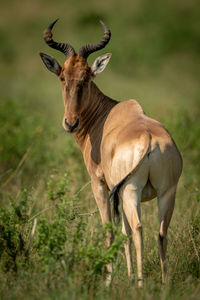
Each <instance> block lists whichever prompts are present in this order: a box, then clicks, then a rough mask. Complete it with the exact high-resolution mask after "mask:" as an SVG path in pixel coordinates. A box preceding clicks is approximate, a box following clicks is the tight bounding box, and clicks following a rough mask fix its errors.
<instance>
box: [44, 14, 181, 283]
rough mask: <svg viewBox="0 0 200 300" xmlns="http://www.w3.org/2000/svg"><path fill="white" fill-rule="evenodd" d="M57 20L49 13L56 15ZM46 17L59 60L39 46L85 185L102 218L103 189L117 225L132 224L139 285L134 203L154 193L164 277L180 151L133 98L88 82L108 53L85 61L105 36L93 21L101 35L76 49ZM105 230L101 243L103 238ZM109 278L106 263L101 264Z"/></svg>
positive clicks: (127, 228)
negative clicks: (56, 86) (57, 85)
mask: <svg viewBox="0 0 200 300" xmlns="http://www.w3.org/2000/svg"><path fill="white" fill-rule="evenodd" d="M56 21H57V20H56ZM56 21H54V22H53V23H52V24H50V25H49V26H48V27H47V28H46V30H45V31H44V40H45V42H46V43H47V44H48V45H49V46H50V47H52V48H54V49H57V50H59V51H61V52H62V53H64V54H65V56H66V61H65V63H64V65H63V66H62V67H61V66H60V65H59V63H58V62H57V61H56V60H55V59H54V58H53V57H51V56H48V55H46V54H44V53H40V55H41V58H42V60H43V62H44V64H45V65H46V67H47V68H48V69H49V70H50V71H51V72H53V73H55V74H56V75H57V76H58V78H59V79H60V81H61V85H62V94H63V101H64V107H65V112H64V117H63V122H62V124H63V127H64V129H65V130H66V131H67V132H70V133H72V134H73V136H74V138H75V140H76V142H77V143H78V145H79V147H80V149H81V151H82V153H83V157H84V161H85V165H86V167H87V170H88V172H89V174H90V176H91V185H92V190H93V193H94V197H95V199H96V202H97V206H98V208H99V211H100V215H101V219H102V223H103V224H105V223H107V222H111V212H110V203H109V197H108V191H111V196H113V197H114V208H115V212H116V214H119V212H118V202H119V198H118V196H120V198H121V199H122V231H123V233H124V234H125V235H130V233H131V231H132V236H133V241H134V244H135V248H136V256H137V271H138V276H137V280H138V285H139V286H142V281H143V276H142V247H143V243H142V225H141V218H140V203H141V201H142V202H143V201H148V200H151V199H153V198H155V197H157V199H158V211H159V222H160V227H159V235H158V244H159V252H160V260H161V270H162V281H163V282H164V281H165V276H166V261H165V257H166V248H167V237H166V236H167V229H168V226H169V223H170V220H171V217H172V213H173V209H174V202H175V194H176V187H177V183H178V180H179V177H180V175H181V171H182V159H181V155H180V153H179V151H178V149H177V147H176V145H175V143H174V141H173V139H172V137H171V136H170V134H169V133H168V131H167V130H166V129H165V128H164V126H163V125H161V124H160V123H159V122H157V121H155V120H153V119H151V118H149V117H148V116H147V115H146V114H145V113H144V112H143V110H142V108H141V106H140V104H139V103H138V102H137V101H136V100H127V101H124V102H118V101H115V100H113V99H111V98H109V97H108V96H106V95H104V94H103V93H102V92H101V91H100V90H99V89H98V87H97V86H96V84H95V83H94V82H93V79H94V78H95V76H96V75H97V74H99V73H101V72H102V71H103V70H104V68H105V67H106V65H107V63H108V61H109V60H110V57H111V54H105V55H102V56H100V57H98V58H97V59H96V60H95V61H94V63H93V65H92V67H89V65H88V63H87V57H88V56H89V55H90V54H91V53H93V52H95V51H98V50H100V49H102V48H104V47H105V46H106V44H107V43H108V42H109V40H110V37H111V32H110V30H109V29H108V27H107V26H106V25H105V24H104V23H103V22H101V25H102V27H103V30H104V35H103V38H102V39H101V41H100V42H99V43H97V44H88V45H85V46H83V47H81V48H80V50H79V52H78V54H76V52H75V50H74V49H73V47H72V46H71V45H69V44H63V43H57V42H55V41H54V40H53V39H52V32H51V30H52V28H53V26H54V24H55V23H56ZM111 242H112V235H111V234H108V236H107V238H106V241H105V244H106V246H107V247H109V246H110V245H111ZM130 246H131V240H129V241H128V242H126V243H125V254H126V260H127V267H128V275H129V276H131V275H132V274H133V269H132V259H131V249H130ZM107 268H108V272H109V274H110V276H108V281H110V280H111V278H112V276H111V275H112V265H111V264H109V265H108V266H107Z"/></svg>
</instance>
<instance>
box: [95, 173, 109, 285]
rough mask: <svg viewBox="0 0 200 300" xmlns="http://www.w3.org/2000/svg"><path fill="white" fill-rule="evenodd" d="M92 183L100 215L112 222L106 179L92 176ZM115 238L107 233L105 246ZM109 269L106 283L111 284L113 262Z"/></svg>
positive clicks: (107, 246) (104, 219) (102, 218)
mask: <svg viewBox="0 0 200 300" xmlns="http://www.w3.org/2000/svg"><path fill="white" fill-rule="evenodd" d="M91 185H92V190H93V194H94V197H95V200H96V203H97V206H98V208H99V212H100V216H101V220H102V223H103V225H105V224H106V223H109V222H111V211H110V201H109V199H108V188H107V185H106V183H105V182H104V181H102V180H100V179H98V178H96V177H95V178H92V179H91ZM112 240H113V234H112V232H107V233H106V238H105V247H106V248H109V247H110V245H111V243H112ZM107 270H108V276H107V278H106V285H109V284H110V283H111V280H112V273H113V266H112V263H109V264H108V265H107Z"/></svg>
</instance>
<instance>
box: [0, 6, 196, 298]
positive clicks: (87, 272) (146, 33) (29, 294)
mask: <svg viewBox="0 0 200 300" xmlns="http://www.w3.org/2000/svg"><path fill="white" fill-rule="evenodd" d="M0 9H1V10H0V11H1V18H0V60H1V80H0V91H1V94H0V298H1V299H6V300H7V299H69V300H71V299H115V300H117V299H125V300H126V299H185V300H186V299H199V298H200V279H199V278H200V208H199V206H200V186H199V182H200V163H199V161H200V122H199V119H200V85H199V78H200V55H199V53H200V19H199V15H200V5H199V3H198V1H194V0H191V1H186V0H183V1H179V0H176V1H174V0H173V1H172V0H170V1H158V0H154V1H148V0H142V1H141V0H140V1H139V0H136V1H128V0H124V1H119V0H106V1H104V0H102V1H91V0H90V1H89V0H85V1H81V0H77V1H72V0H65V1H64V0H60V1H56V2H55V1H53V0H48V1H47V0H43V1H42V0H40V1H39V0H35V1H30V0H22V1H16V0H10V1H1V4H0ZM57 17H59V18H60V20H59V22H58V23H57V24H56V26H55V29H54V37H55V39H56V40H57V41H61V42H62V41H63V42H69V43H70V44H72V45H73V47H74V48H75V49H79V47H80V46H82V45H83V44H86V43H88V42H97V41H98V40H99V39H100V38H101V36H102V28H101V26H100V24H99V22H98V21H99V20H103V21H104V22H105V23H106V24H107V25H108V26H109V27H110V28H111V32H112V39H111V41H110V43H109V45H108V46H107V47H106V49H104V50H102V51H99V53H98V54H97V53H96V54H93V55H91V57H90V58H89V63H90V64H91V63H92V62H93V61H94V59H95V58H96V57H97V56H98V55H101V54H103V53H107V52H112V53H113V56H112V59H111V61H110V63H109V65H108V67H107V68H106V70H105V71H104V73H103V74H101V75H99V77H98V78H96V79H95V82H96V83H97V85H98V86H99V88H100V89H101V90H102V91H103V92H104V93H105V94H107V95H109V96H110V97H112V98H114V99H117V100H120V101H123V100H125V99H130V98H134V99H136V100H138V101H139V102H140V104H141V105H142V107H143V109H144V111H145V112H146V113H147V114H148V115H150V116H151V117H153V118H155V119H157V120H159V121H161V122H162V123H164V124H165V126H166V127H167V129H168V130H169V131H170V133H171V134H172V136H173V138H174V139H175V141H176V143H177V145H178V147H179V149H180V151H181V153H182V156H183V161H184V169H183V174H182V176H181V179H180V183H179V187H178V192H177V198H176V206H175V211H174V214H173V218H172V221H171V225H170V228H169V231H168V241H169V242H168V253H167V258H168V274H169V276H168V282H167V284H166V285H164V286H162V285H161V283H160V282H161V273H160V264H159V257H158V250H157V236H158V220H157V205H156V200H152V201H150V202H147V203H144V204H142V224H143V233H144V234H143V235H144V279H145V282H144V288H143V289H142V290H138V289H137V287H136V283H135V282H133V283H132V282H130V281H129V279H128V278H127V270H126V264H125V257H124V252H123V241H124V236H123V235H122V234H121V233H120V228H116V227H112V226H111V224H108V226H107V228H106V229H105V230H103V229H102V227H101V222H100V217H99V214H98V212H97V208H96V204H95V201H94V198H93V195H92V192H91V187H90V182H89V181H90V179H89V176H88V173H87V171H86V169H85V166H84V164H83V161H82V156H81V153H80V151H79V149H78V147H77V146H76V144H75V141H74V140H73V138H72V137H71V136H70V134H67V133H65V132H64V130H63V129H62V126H61V119H62V114H63V104H62V99H61V88H60V84H59V82H58V80H57V79H56V77H55V76H54V75H53V74H51V73H49V72H47V71H46V69H45V68H44V66H43V64H42V62H41V60H40V58H39V55H38V53H39V52H40V51H41V52H45V53H47V54H49V55H52V56H54V57H56V58H57V60H58V61H59V62H60V63H61V64H62V63H63V62H64V56H63V55H62V54H60V53H58V52H57V51H54V50H53V49H50V48H49V47H47V45H45V43H44V41H43V38H42V32H43V30H44V28H45V27H46V26H47V25H48V24H49V23H50V22H51V21H53V20H54V19H56V18H57ZM106 230H114V231H115V233H116V239H115V243H114V244H113V246H112V247H111V248H110V249H109V250H105V249H104V247H103V236H104V235H105V231H106ZM133 256H134V258H135V251H134V249H133ZM108 261H113V263H114V270H115V272H114V278H113V283H112V286H111V287H110V288H109V289H106V288H105V285H104V278H105V276H106V271H105V265H106V263H107V262H108ZM134 261H135V259H134ZM134 268H136V265H135V263H134Z"/></svg>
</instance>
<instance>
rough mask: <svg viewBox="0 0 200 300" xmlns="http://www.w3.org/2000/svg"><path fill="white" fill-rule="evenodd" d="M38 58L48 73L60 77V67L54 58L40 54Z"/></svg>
mask: <svg viewBox="0 0 200 300" xmlns="http://www.w3.org/2000/svg"><path fill="white" fill-rule="evenodd" d="M40 57H41V59H42V61H43V63H44V64H45V66H46V67H47V69H48V70H49V71H51V72H53V73H54V74H56V75H57V76H59V75H60V72H61V66H60V65H59V63H58V62H57V60H56V59H55V58H53V57H52V56H49V55H47V54H45V53H40Z"/></svg>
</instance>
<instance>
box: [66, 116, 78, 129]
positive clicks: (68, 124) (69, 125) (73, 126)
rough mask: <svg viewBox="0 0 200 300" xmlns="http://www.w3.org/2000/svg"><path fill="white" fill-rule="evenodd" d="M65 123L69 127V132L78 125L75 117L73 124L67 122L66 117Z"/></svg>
mask: <svg viewBox="0 0 200 300" xmlns="http://www.w3.org/2000/svg"><path fill="white" fill-rule="evenodd" d="M65 124H66V125H67V127H68V128H69V132H73V131H74V130H75V129H76V128H77V127H78V125H79V119H77V121H76V122H75V124H74V125H71V124H70V123H68V122H67V119H65Z"/></svg>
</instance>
